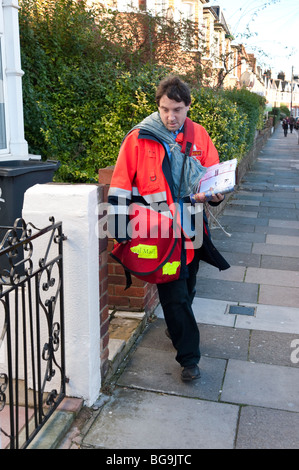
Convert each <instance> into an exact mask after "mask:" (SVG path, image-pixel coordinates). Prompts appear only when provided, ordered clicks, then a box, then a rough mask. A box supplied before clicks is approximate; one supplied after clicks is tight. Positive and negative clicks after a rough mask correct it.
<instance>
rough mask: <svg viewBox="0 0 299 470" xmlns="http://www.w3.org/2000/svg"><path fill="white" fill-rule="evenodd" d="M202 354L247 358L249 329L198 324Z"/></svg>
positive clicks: (228, 357) (227, 357)
mask: <svg viewBox="0 0 299 470" xmlns="http://www.w3.org/2000/svg"><path fill="white" fill-rule="evenodd" d="M198 326H199V331H200V350H201V354H202V356H207V357H218V358H223V359H232V358H234V359H240V360H243V361H246V360H247V357H248V350H249V340H250V331H249V330H237V329H236V328H229V327H225V326H215V325H202V324H199V325H198Z"/></svg>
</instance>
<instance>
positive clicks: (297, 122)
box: [294, 116, 299, 129]
mask: <svg viewBox="0 0 299 470" xmlns="http://www.w3.org/2000/svg"><path fill="white" fill-rule="evenodd" d="M294 127H295V129H299V116H297V117H296V118H295V124H294Z"/></svg>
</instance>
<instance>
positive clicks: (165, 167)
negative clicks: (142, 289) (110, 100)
mask: <svg viewBox="0 0 299 470" xmlns="http://www.w3.org/2000/svg"><path fill="white" fill-rule="evenodd" d="M156 104H157V107H158V112H155V113H153V114H152V115H150V116H148V117H147V118H146V119H145V120H144V121H142V122H141V123H140V124H138V125H137V126H135V127H134V128H133V129H132V130H131V131H130V132H129V133H128V134H127V136H126V137H125V139H124V141H123V143H122V145H121V148H120V152H119V156H118V159H117V162H116V165H115V169H114V172H113V176H112V180H111V184H110V189H109V193H108V202H109V203H110V205H111V207H112V208H113V211H112V212H113V214H114V224H113V225H114V233H113V236H114V237H115V238H116V240H117V241H118V242H119V243H122V244H126V243H128V244H130V243H131V240H132V238H133V235H132V233H129V231H128V230H127V228H128V226H129V223H130V216H129V213H130V206H131V205H132V204H142V205H144V206H145V207H148V208H150V209H151V210H156V208H157V203H158V204H160V205H163V207H164V208H165V206H166V207H167V208H169V212H170V213H171V214H172V217H173V218H175V212H174V210H173V204H174V203H175V202H177V203H178V205H179V207H180V208H182V210H181V219H180V220H181V224H182V243H181V245H180V254H179V256H180V260H179V263H178V265H179V270H178V272H177V279H175V280H171V281H170V282H165V279H164V278H163V277H161V280H159V279H158V280H157V281H156V282H157V288H158V293H159V298H160V302H161V306H162V309H163V313H164V317H165V321H166V325H167V330H166V333H167V335H169V337H170V338H171V340H172V343H173V345H174V347H175V349H176V351H177V354H176V360H177V362H178V363H179V364H180V365H181V366H182V372H181V379H182V380H183V381H191V380H194V379H198V378H199V377H200V370H199V367H198V363H199V360H200V347H199V342H200V341H199V340H200V334H199V329H198V326H197V323H196V320H195V317H194V314H193V310H192V302H193V299H194V296H195V292H196V291H195V286H196V275H197V271H198V266H199V261H200V260H201V259H202V260H204V261H206V262H208V263H210V264H212V265H214V266H216V267H218V268H219V269H220V270H224V269H227V268H229V264H228V263H227V262H226V261H225V260H224V258H223V257H222V256H221V255H220V253H219V252H218V251H217V250H216V248H215V247H214V245H213V244H212V242H211V238H210V232H209V228H208V224H207V218H206V215H205V214H204V215H203V218H204V220H203V224H202V225H201V230H202V233H201V234H200V236H201V239H202V240H203V243H202V246H198V244H197V243H196V239H197V234H196V232H194V227H196V226H197V227H198V225H196V221H195V218H196V205H197V204H198V203H204V202H206V201H207V198H206V196H205V194H204V193H199V194H195V196H194V195H192V197H191V199H190V193H192V191H193V190H194V181H192V178H193V177H194V175H197V176H198V175H199V174H200V172H201V170H202V169H203V167H204V168H205V167H209V166H211V165H214V164H216V163H218V162H219V156H218V152H217V150H216V148H215V146H214V144H213V142H212V140H211V138H210V137H209V135H208V133H207V131H206V130H205V129H204V128H203V127H202V126H200V125H199V124H197V123H194V122H193V121H191V120H190V119H189V118H188V117H187V113H188V111H189V109H190V105H191V94H190V89H189V87H188V86H187V84H186V83H184V82H183V81H182V80H181V79H180V78H178V77H176V76H170V77H166V78H165V79H164V80H162V81H161V82H160V84H159V85H158V87H157V90H156ZM188 142H189V143H190V144H192V145H189V147H188ZM187 147H188V149H187ZM184 155H186V157H187V158H185V160H184ZM183 162H184V163H183ZM182 168H183V170H182ZM197 171H198V173H196V172H197ZM195 177H196V176H195ZM193 179H194V178H193ZM197 182H198V180H197ZM223 199H224V196H223V195H222V194H217V195H214V196H212V198H211V199H210V200H209V204H211V205H218V204H220V203H221V201H222V200H223ZM190 201H191V202H190ZM191 203H192V204H193V209H194V214H193V216H192V218H191V222H190V220H188V217H187V216H186V213H187V212H186V211H185V210H184V205H186V206H188V207H189V206H190V205H191ZM160 207H161V206H160ZM201 207H202V206H201ZM200 216H202V214H200ZM138 249H139V250H140V248H138ZM134 253H136V248H135V251H134ZM139 254H140V251H139ZM156 256H157V263H158V262H159V259H158V254H156ZM127 268H128V269H130V266H127ZM144 279H145V280H146V276H145V278H144Z"/></svg>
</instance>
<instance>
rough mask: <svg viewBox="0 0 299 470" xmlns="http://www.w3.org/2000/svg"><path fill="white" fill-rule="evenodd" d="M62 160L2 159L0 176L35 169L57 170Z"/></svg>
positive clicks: (13, 174) (18, 173) (14, 174)
mask: <svg viewBox="0 0 299 470" xmlns="http://www.w3.org/2000/svg"><path fill="white" fill-rule="evenodd" d="M59 166H60V162H59V161H56V160H46V161H42V160H11V161H9V160H7V161H3V162H1V161H0V176H18V175H23V174H24V173H31V172H33V171H46V170H52V171H55V170H57V169H58V168H59Z"/></svg>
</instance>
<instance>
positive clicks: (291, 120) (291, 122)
mask: <svg viewBox="0 0 299 470" xmlns="http://www.w3.org/2000/svg"><path fill="white" fill-rule="evenodd" d="M289 124H290V133H291V134H293V129H294V124H295V118H294V117H293V116H290V119H289Z"/></svg>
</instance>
